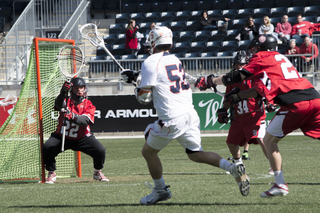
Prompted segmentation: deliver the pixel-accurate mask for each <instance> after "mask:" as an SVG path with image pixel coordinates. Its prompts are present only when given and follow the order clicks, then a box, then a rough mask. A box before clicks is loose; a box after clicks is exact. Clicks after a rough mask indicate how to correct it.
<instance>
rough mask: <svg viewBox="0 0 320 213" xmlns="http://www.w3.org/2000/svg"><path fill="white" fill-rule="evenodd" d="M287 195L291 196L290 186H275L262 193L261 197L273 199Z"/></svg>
mask: <svg viewBox="0 0 320 213" xmlns="http://www.w3.org/2000/svg"><path fill="white" fill-rule="evenodd" d="M287 194H289V189H288V184H281V186H278V185H277V184H274V185H273V186H272V187H271V189H269V190H268V191H265V192H262V193H261V194H260V197H263V198H271V197H274V196H286V195H287Z"/></svg>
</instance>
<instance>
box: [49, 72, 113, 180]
mask: <svg viewBox="0 0 320 213" xmlns="http://www.w3.org/2000/svg"><path fill="white" fill-rule="evenodd" d="M69 91H70V93H71V95H70V96H68V95H67V94H68V93H69ZM64 101H65V104H66V108H63V106H64ZM95 109H96V107H95V106H94V105H93V104H92V102H91V101H90V100H88V97H87V86H86V83H85V81H84V80H83V79H82V78H72V79H71V83H69V82H67V81H66V82H65V83H64V84H63V86H62V88H61V91H60V94H59V95H58V97H57V98H56V100H55V110H57V111H60V115H59V118H58V122H59V123H58V126H57V129H56V131H55V132H54V133H52V134H51V137H50V138H49V139H48V140H47V141H46V142H45V144H44V145H43V161H44V165H45V168H46V170H47V171H48V172H49V173H48V178H47V180H46V183H50V184H53V183H54V182H55V181H56V173H55V172H54V171H55V170H56V164H55V163H56V161H55V157H56V156H57V155H58V154H59V153H60V152H62V151H61V146H62V136H63V133H62V126H63V125H64V123H65V124H66V132H65V147H64V149H65V150H68V149H72V150H74V151H81V152H83V153H85V154H87V155H89V156H91V157H92V158H93V166H94V173H93V179H95V180H99V181H109V180H108V179H107V178H106V177H105V176H104V175H103V174H102V172H101V169H102V168H103V164H104V161H105V156H106V149H105V147H104V146H103V145H102V144H101V143H100V142H99V141H98V140H97V139H96V138H95V137H94V136H93V135H92V134H91V132H90V125H92V124H93V123H94V113H95Z"/></svg>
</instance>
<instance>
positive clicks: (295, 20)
mask: <svg viewBox="0 0 320 213" xmlns="http://www.w3.org/2000/svg"><path fill="white" fill-rule="evenodd" d="M288 22H289V23H290V24H291V25H292V26H293V25H294V24H296V23H297V17H288Z"/></svg>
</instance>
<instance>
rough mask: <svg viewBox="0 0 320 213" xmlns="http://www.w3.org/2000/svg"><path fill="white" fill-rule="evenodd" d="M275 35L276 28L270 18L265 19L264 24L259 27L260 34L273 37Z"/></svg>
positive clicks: (265, 17)
mask: <svg viewBox="0 0 320 213" xmlns="http://www.w3.org/2000/svg"><path fill="white" fill-rule="evenodd" d="M272 33H274V26H273V24H271V22H270V18H269V17H268V16H264V17H263V24H261V25H260V27H259V34H260V35H262V34H269V35H272Z"/></svg>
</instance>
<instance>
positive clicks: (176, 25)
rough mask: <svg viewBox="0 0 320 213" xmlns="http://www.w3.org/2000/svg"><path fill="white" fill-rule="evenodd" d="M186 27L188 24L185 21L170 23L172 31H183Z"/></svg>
mask: <svg viewBox="0 0 320 213" xmlns="http://www.w3.org/2000/svg"><path fill="white" fill-rule="evenodd" d="M185 26H186V22H185V21H173V22H170V26H169V28H170V29H171V31H179V32H180V31H183V30H184V28H185Z"/></svg>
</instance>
